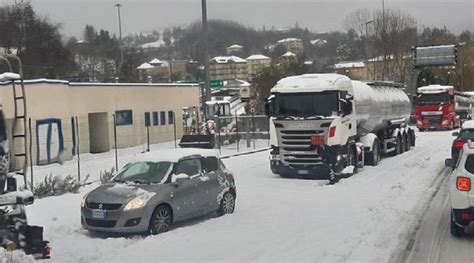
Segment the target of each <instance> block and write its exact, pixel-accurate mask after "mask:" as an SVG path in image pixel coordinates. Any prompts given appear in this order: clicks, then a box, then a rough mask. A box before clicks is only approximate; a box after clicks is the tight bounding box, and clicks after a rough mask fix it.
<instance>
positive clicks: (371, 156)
mask: <svg viewBox="0 0 474 263" xmlns="http://www.w3.org/2000/svg"><path fill="white" fill-rule="evenodd" d="M366 161H367V164H368V165H372V166H377V165H378V164H379V162H380V143H379V140H377V139H375V140H374V144H373V145H372V152H370V153H367V155H366Z"/></svg>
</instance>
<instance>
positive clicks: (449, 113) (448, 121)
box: [415, 85, 474, 131]
mask: <svg viewBox="0 0 474 263" xmlns="http://www.w3.org/2000/svg"><path fill="white" fill-rule="evenodd" d="M473 105H474V96H472V95H471V94H468V93H463V92H457V91H456V90H455V89H454V87H453V86H441V85H429V86H425V87H420V88H418V89H417V93H416V99H415V111H416V126H417V128H418V129H419V130H420V131H425V130H427V129H447V130H452V129H455V128H459V127H460V125H461V123H460V116H459V114H460V113H462V112H464V111H469V112H470V111H471V107H472V106H473ZM461 115H463V117H465V118H467V117H468V116H469V114H467V113H466V114H461Z"/></svg>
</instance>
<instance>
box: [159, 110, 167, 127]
mask: <svg viewBox="0 0 474 263" xmlns="http://www.w3.org/2000/svg"><path fill="white" fill-rule="evenodd" d="M160 124H161V125H166V112H165V111H160Z"/></svg>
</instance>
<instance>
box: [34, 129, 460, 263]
mask: <svg viewBox="0 0 474 263" xmlns="http://www.w3.org/2000/svg"><path fill="white" fill-rule="evenodd" d="M418 136H419V137H418V140H417V146H416V147H415V148H412V149H411V150H410V151H409V152H407V153H404V154H402V155H400V156H396V157H392V158H385V159H383V160H382V163H381V164H380V165H379V166H377V167H365V168H364V169H363V170H361V171H360V172H359V174H356V175H354V176H353V177H351V178H348V179H344V180H341V181H340V182H339V183H337V184H335V185H326V182H324V181H311V180H291V179H282V178H280V177H277V176H275V175H273V174H272V173H271V171H270V169H269V161H268V152H261V153H256V154H251V155H246V156H239V157H233V158H230V159H226V160H225V163H226V165H227V166H228V168H229V169H230V170H232V171H233V172H234V174H235V177H236V184H237V207H236V210H235V213H234V214H232V215H227V216H224V217H214V216H208V217H205V218H200V219H197V220H193V221H190V222H187V223H185V224H181V225H179V226H177V227H176V228H175V229H173V230H172V231H170V232H168V233H165V234H162V235H158V236H148V237H142V236H132V237H108V238H104V237H97V236H91V235H89V234H88V233H87V232H86V231H84V230H82V229H81V225H80V209H79V203H80V199H81V197H82V196H83V195H84V194H85V192H86V191H88V190H91V188H92V187H94V186H89V187H88V188H87V189H84V190H83V191H82V192H81V193H80V194H67V195H64V196H59V197H50V198H45V199H42V200H37V201H36V203H35V204H34V205H33V206H30V207H28V216H29V220H30V222H31V223H33V224H38V225H43V226H45V227H46V229H45V237H46V238H47V239H49V240H50V241H51V245H52V247H53V253H52V259H51V261H52V262H157V261H172V260H173V261H176V260H187V261H274V260H279V261H318V262H354V261H357V262H360V261H362V262H387V261H389V259H390V257H391V256H392V254H393V253H394V252H395V251H396V250H397V249H399V248H400V247H401V246H403V245H404V244H405V243H406V241H407V240H408V238H409V236H408V234H407V233H408V232H409V230H410V229H411V226H412V225H413V224H414V221H415V220H416V215H417V211H418V210H419V209H420V207H419V205H420V204H424V203H425V202H426V201H427V200H429V199H430V197H431V196H432V194H433V191H435V190H436V187H433V182H434V181H435V179H436V178H437V176H438V175H439V174H440V173H441V171H442V170H443V168H444V158H446V157H447V156H449V152H450V143H451V141H452V137H451V136H450V132H430V133H418Z"/></svg>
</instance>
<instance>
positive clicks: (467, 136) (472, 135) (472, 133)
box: [461, 129, 474, 141]
mask: <svg viewBox="0 0 474 263" xmlns="http://www.w3.org/2000/svg"><path fill="white" fill-rule="evenodd" d="M461 139H462V140H465V141H467V140H472V141H474V129H464V130H461Z"/></svg>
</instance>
